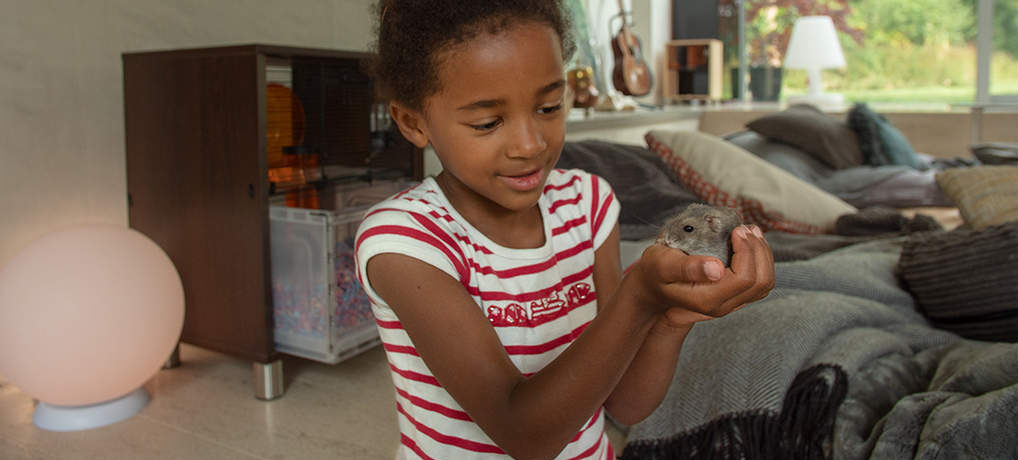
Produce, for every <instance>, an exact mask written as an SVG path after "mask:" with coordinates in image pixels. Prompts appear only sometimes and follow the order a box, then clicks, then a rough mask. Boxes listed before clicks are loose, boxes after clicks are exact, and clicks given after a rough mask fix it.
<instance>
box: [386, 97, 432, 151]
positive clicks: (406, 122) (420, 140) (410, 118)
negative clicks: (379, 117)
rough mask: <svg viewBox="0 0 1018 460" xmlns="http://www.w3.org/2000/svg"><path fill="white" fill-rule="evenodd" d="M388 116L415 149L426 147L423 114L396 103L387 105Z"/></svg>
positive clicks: (427, 139)
mask: <svg viewBox="0 0 1018 460" xmlns="http://www.w3.org/2000/svg"><path fill="white" fill-rule="evenodd" d="M389 114H390V115H392V120H393V121H395V122H396V126H398V127H399V132H401V133H403V137H405V138H406V140H408V141H410V142H411V143H412V144H414V145H415V146H417V148H421V149H423V148H424V147H427V146H428V142H429V138H428V133H427V130H426V129H425V124H424V114H423V113H421V112H418V111H416V110H413V109H411V108H409V107H406V106H403V105H401V104H400V103H398V102H390V103H389Z"/></svg>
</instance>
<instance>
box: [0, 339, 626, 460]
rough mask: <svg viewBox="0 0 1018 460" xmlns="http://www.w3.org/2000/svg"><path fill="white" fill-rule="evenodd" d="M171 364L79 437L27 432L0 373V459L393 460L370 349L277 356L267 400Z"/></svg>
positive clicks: (382, 389) (20, 398)
mask: <svg viewBox="0 0 1018 460" xmlns="http://www.w3.org/2000/svg"><path fill="white" fill-rule="evenodd" d="M180 358H181V362H182V365H181V366H180V367H178V368H175V369H168V370H167V369H164V370H161V371H159V373H158V374H156V376H155V377H153V378H152V379H151V380H150V381H149V382H148V383H147V384H146V385H145V388H146V389H147V390H148V392H149V394H150V395H151V398H152V400H151V402H149V404H148V406H146V407H145V408H144V409H142V411H141V413H139V414H138V415H136V416H134V417H132V418H130V419H128V420H126V421H123V422H120V423H117V424H114V425H109V426H106V427H102V428H97V429H93V430H88V431H79V432H68V433H54V432H48V431H44V430H41V429H39V428H36V427H35V426H34V425H33V424H32V410H33V406H34V402H33V400H32V398H31V397H30V396H28V395H27V394H25V393H23V392H22V391H21V390H20V389H18V388H17V387H16V386H15V385H14V384H13V383H11V382H9V381H7V380H6V379H5V378H4V377H3V376H0V459H4V460H23V459H46V460H62V459H75V460H79V459H189V460H191V459H195V460H200V459H216V460H220V459H222V460H233V459H237V460H249V459H272V460H277V459H357V460H374V459H378V460H382V459H384V460H391V459H392V458H393V455H394V453H395V451H396V445H397V443H398V442H399V434H398V432H397V430H396V416H395V401H394V400H393V391H392V384H391V381H390V380H389V374H388V366H387V364H386V360H385V354H384V352H383V351H382V350H381V348H380V347H376V348H374V349H372V350H369V351H367V352H365V353H363V354H361V355H359V356H356V357H354V358H351V359H350V360H348V361H345V362H343V363H340V364H337V365H325V364H319V363H316V362H313V361H307V360H303V359H298V358H285V359H284V363H283V370H284V376H285V379H286V393H285V394H284V395H283V397H281V398H279V399H277V400H274V401H268V402H266V401H260V400H257V399H255V398H254V396H253V394H254V393H253V387H252V381H251V380H252V371H251V363H250V362H247V361H242V360H239V359H235V358H231V357H228V356H225V355H222V354H219V353H214V352H210V351H208V350H205V349H202V348H197V347H193V346H189V345H186V344H185V345H181V349H180ZM610 434H611V435H612V436H613V444H615V445H616V451H617V452H621V449H620V447H621V446H620V443H619V442H618V441H619V440H620V437H619V435H618V433H617V432H610Z"/></svg>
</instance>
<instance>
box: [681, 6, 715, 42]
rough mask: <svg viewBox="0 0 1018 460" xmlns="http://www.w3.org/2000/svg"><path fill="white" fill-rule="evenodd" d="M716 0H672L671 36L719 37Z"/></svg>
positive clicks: (684, 37) (683, 37)
mask: <svg viewBox="0 0 1018 460" xmlns="http://www.w3.org/2000/svg"><path fill="white" fill-rule="evenodd" d="M720 24H721V17H720V14H719V13H718V0H674V1H672V38H673V39H676V40H682V39H687V38H719V37H720V36H721V33H720Z"/></svg>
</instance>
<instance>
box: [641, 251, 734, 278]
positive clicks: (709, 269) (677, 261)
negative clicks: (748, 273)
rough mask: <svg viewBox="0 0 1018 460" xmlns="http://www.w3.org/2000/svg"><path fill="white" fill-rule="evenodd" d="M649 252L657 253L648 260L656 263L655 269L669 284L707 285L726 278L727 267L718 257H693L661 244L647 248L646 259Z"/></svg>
mask: <svg viewBox="0 0 1018 460" xmlns="http://www.w3.org/2000/svg"><path fill="white" fill-rule="evenodd" d="M648 251H654V252H656V254H652V255H651V257H647V259H649V260H653V261H655V266H654V268H653V269H654V270H657V273H659V274H660V277H661V279H662V281H664V282H667V283H707V282H714V281H717V280H719V279H721V277H722V276H724V271H725V267H724V265H722V264H721V261H720V260H718V259H717V258H716V257H709V256H691V255H687V254H686V253H684V252H682V251H680V250H677V249H672V248H669V247H666V246H663V245H660V244H655V245H652V246H651V247H649V248H647V250H646V251H644V256H645V257H646V256H647V255H648Z"/></svg>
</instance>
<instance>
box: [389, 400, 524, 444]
mask: <svg viewBox="0 0 1018 460" xmlns="http://www.w3.org/2000/svg"><path fill="white" fill-rule="evenodd" d="M396 410H398V411H399V413H401V414H403V416H404V417H406V418H407V420H409V421H410V423H412V424H413V425H414V427H416V428H417V431H420V432H421V433H424V434H425V435H427V436H428V437H429V438H431V439H434V440H435V441H436V442H439V443H441V444H446V445H450V446H454V447H459V448H460V449H463V450H469V451H472V452H481V453H486V454H505V451H503V450H502V449H500V448H499V447H498V446H495V445H492V444H485V443H480V442H477V441H471V440H469V439H463V438H460V437H457V436H450V435H447V434H443V433H439V432H438V431H437V430H435V429H434V428H431V427H429V426H427V425H425V424H423V423H421V422H418V421H417V420H415V419H414V418H413V417H411V416H410V414H408V413H407V411H406V410H405V409H404V408H403V406H402V405H400V404H399V403H396Z"/></svg>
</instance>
